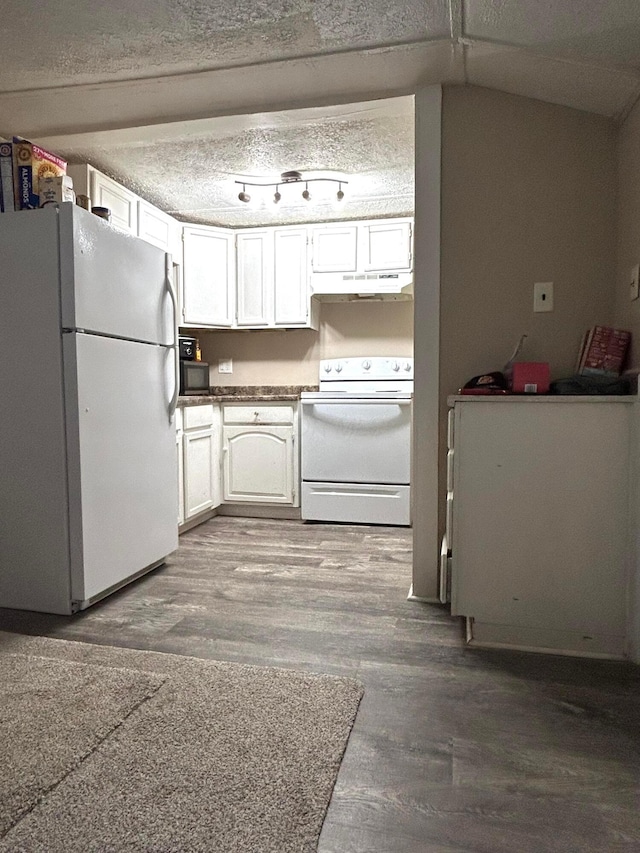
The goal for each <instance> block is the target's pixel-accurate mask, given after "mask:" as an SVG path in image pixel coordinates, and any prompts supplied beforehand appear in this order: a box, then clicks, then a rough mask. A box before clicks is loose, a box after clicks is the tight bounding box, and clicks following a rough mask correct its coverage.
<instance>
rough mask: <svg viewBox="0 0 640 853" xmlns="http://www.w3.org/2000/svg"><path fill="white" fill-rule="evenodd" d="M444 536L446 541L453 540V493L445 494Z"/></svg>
mask: <svg viewBox="0 0 640 853" xmlns="http://www.w3.org/2000/svg"><path fill="white" fill-rule="evenodd" d="M445 535H446V537H447V542H453V495H452V494H449V495H447V515H446V534H445Z"/></svg>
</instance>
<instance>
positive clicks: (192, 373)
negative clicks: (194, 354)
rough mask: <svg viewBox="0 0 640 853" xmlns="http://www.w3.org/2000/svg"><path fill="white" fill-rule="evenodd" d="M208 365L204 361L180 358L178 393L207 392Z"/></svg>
mask: <svg viewBox="0 0 640 853" xmlns="http://www.w3.org/2000/svg"><path fill="white" fill-rule="evenodd" d="M208 393H209V365H208V364H207V363H206V362H204V361H191V360H187V359H184V358H181V359H180V394H181V395H185V394H208Z"/></svg>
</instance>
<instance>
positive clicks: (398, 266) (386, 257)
mask: <svg viewBox="0 0 640 853" xmlns="http://www.w3.org/2000/svg"><path fill="white" fill-rule="evenodd" d="M362 238H363V243H364V245H363V255H364V257H363V266H362V269H363V270H364V272H373V271H376V270H410V269H411V225H410V223H409V222H380V223H372V224H371V225H364V226H362Z"/></svg>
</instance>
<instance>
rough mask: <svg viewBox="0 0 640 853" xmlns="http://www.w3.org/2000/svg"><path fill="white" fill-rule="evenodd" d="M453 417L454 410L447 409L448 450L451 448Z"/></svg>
mask: <svg viewBox="0 0 640 853" xmlns="http://www.w3.org/2000/svg"><path fill="white" fill-rule="evenodd" d="M454 418H455V410H454V409H449V416H448V418H447V447H448V448H449V450H453V423H454Z"/></svg>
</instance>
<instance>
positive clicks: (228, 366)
mask: <svg viewBox="0 0 640 853" xmlns="http://www.w3.org/2000/svg"><path fill="white" fill-rule="evenodd" d="M218 373H233V359H231V358H220V359H218Z"/></svg>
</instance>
